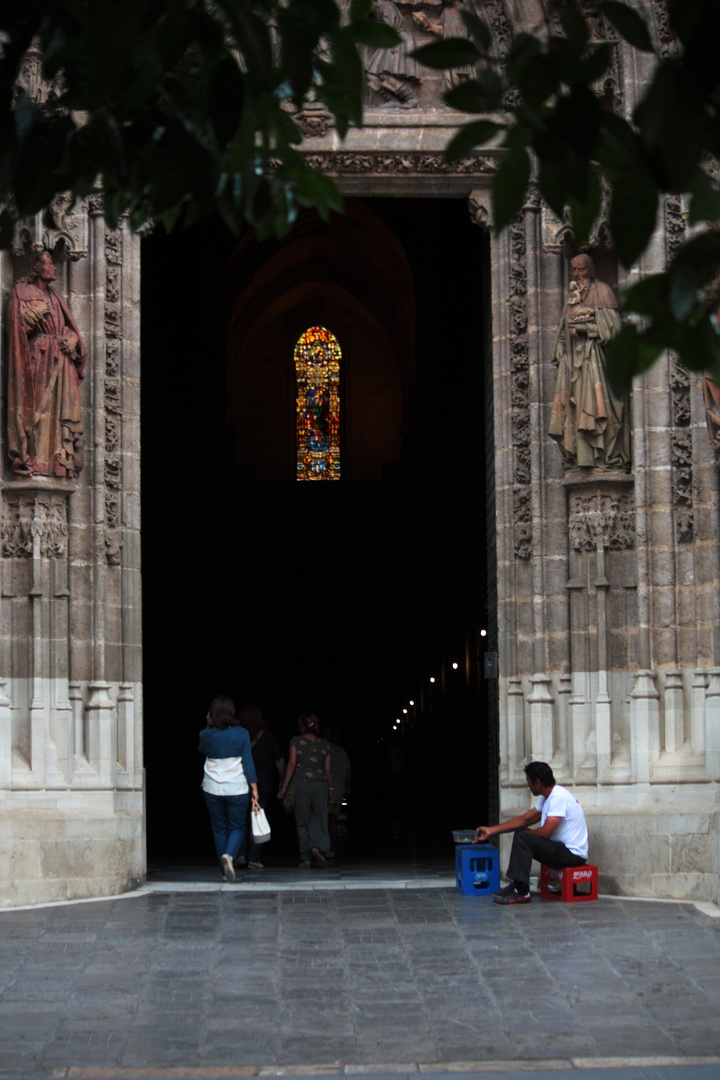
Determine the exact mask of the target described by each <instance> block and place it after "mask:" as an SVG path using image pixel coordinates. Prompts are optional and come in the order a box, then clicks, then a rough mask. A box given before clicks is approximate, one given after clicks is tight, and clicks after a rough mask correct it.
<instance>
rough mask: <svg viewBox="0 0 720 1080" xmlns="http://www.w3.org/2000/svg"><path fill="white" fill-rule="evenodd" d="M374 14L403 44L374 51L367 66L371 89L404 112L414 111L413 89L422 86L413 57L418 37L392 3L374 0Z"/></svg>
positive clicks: (390, 0) (415, 103)
mask: <svg viewBox="0 0 720 1080" xmlns="http://www.w3.org/2000/svg"><path fill="white" fill-rule="evenodd" d="M372 14H373V17H374V18H376V19H378V20H379V21H380V22H384V23H387V24H388V26H392V27H393V29H394V30H397V32H398V34H399V35H400V38H401V41H400V44H399V45H395V46H393V48H391V49H375V51H374V52H372V53H371V54H370V56H369V58H368V61H367V65H366V67H365V71H366V74H367V83H368V86H369V87H370V89H371V90H374V91H375V93H376V94H379V95H380V97H381V98H383V100H384V101H390V102H393V103H394V104H395V105H396V106H398V107H399V108H401V109H414V108H415V107H416V106H417V104H418V99H417V97H416V95H415V90H414V87H416V86H419V85H420V69H419V67H418V63H417V60H414V59H413V57H412V56H411V55H410V52H411V51H412V50H413V49H414V48H415V38H414V37H413V35H412V34H411V33H410V31H409V30H408V27H407V25H406V23H405V19H404V17H403V14H402V12H401V11H400V9H399V8H398V7H397V6H396V5H395V4H393V2H392V0H375V3H374V5H373V9H372Z"/></svg>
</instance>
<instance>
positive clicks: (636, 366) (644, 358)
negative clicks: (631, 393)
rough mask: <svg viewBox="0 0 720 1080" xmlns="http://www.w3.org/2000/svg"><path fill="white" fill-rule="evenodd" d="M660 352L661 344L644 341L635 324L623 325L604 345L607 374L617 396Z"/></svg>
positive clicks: (653, 361)
mask: <svg viewBox="0 0 720 1080" xmlns="http://www.w3.org/2000/svg"><path fill="white" fill-rule="evenodd" d="M662 352H663V349H662V347H661V346H656V345H650V344H648V343H647V342H646V341H644V340H643V339H642V338H641V336H640V331H639V330H638V328H637V327H636V326H629V325H626V326H623V328H622V330H621V331H620V333H619V334H616V335H615V337H614V338H613V339H612V341H610V342H609V343H608V345H607V346H606V353H605V355H606V363H607V374H608V380H609V382H610V386H611V388H612V389H613V391H614V392H615V393H616V394H617V395H618V396H620V395H621V394H622V393H624V391H625V390H627V389H628V387H629V386H630V384H631V383H632V381H633V379H634V377H635V376H636V375H641V374H642V373H643V371H647V369H648V368H650V367H652V365H653V364H654V363H655V361H656V360H657V358H658V357H659V356H660V354H661V353H662Z"/></svg>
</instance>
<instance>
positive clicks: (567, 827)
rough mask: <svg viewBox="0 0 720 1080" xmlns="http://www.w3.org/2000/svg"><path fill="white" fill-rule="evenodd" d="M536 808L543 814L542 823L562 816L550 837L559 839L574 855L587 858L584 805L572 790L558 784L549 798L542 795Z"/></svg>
mask: <svg viewBox="0 0 720 1080" xmlns="http://www.w3.org/2000/svg"><path fill="white" fill-rule="evenodd" d="M535 809H536V810H539V811H540V813H541V815H542V820H541V822H540V824H541V825H544V824H545V819H546V818H549V817H556V818H560V824H559V825H558V827H557V828H556V830H555V832H554V833H553V834H552V836H551V837H550V839H551V840H559V841H560V843H561V844H564V845H565V847H566V848H569V850H570V851H572V853H573V855H577V856H579V858H581V859H587V855H588V831H587V823H586V821H585V815H584V814H583V812H582V807H581V805H580V803H579V802H578V801H577V799H576V798H575V796H574V795H573V793H572V792H571V791H568V789H567V788H564V787H562V786H561V785H560V784H556V785H555V787H554V788H553V789H552V791H551V792H550V794H549V795H548V797H547V798H545V796H544V795H541V796H540V802H539V803H538V804H537V806H536V807H535Z"/></svg>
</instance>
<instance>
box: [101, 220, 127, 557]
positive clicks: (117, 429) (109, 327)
mask: <svg viewBox="0 0 720 1080" xmlns="http://www.w3.org/2000/svg"><path fill="white" fill-rule="evenodd" d="M122 260H123V246H122V233H121V232H120V231H119V230H115V229H107V228H106V230H105V310H104V313H103V314H104V322H105V341H106V346H105V386H104V389H105V454H104V480H105V530H106V532H105V557H106V559H107V561H108V563H109V564H110V565H111V566H116V565H118V564H119V563H120V548H121V546H122V543H121V539H120V491H121V488H122V457H121V453H120V451H121V434H122V420H121V410H122V394H121V387H120V378H119V375H120V367H121V340H122V307H121V302H122Z"/></svg>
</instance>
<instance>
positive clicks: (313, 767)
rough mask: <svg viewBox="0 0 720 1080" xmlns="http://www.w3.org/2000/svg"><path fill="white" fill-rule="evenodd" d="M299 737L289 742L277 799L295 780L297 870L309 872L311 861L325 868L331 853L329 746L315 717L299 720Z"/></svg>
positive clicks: (280, 797) (303, 715) (310, 714)
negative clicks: (285, 766) (286, 760)
mask: <svg viewBox="0 0 720 1080" xmlns="http://www.w3.org/2000/svg"><path fill="white" fill-rule="evenodd" d="M298 728H299V731H300V734H299V735H295V736H293V738H292V739H291V740H290V758H289V761H288V767H287V772H286V773H285V780H284V781H283V783H282V784H281V785H280V790H279V791H278V799H283V798H284V797H285V793H286V791H287V789H288V786H289V785H290V782H291V780H292V779H293V777H294V779H295V806H294V811H295V824H296V826H297V833H298V841H299V843H300V869H301V870H309V869H310V868H311V867H312V864H313V859H314V860H315V864H316V865H317V866H321V867H324V866H327V861H328V855H329V852H330V837H329V836H328V828H327V815H328V800H329V797H332V791H333V789H332V778H331V777H332V774H331V771H330V766H331V760H330V743H329V742H327V741H326V740H325V739H321V738H320V721H319V720H318V718H317V716H315V714H314V713H303V714H302V716H301V717H300V719H299V720H298Z"/></svg>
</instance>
